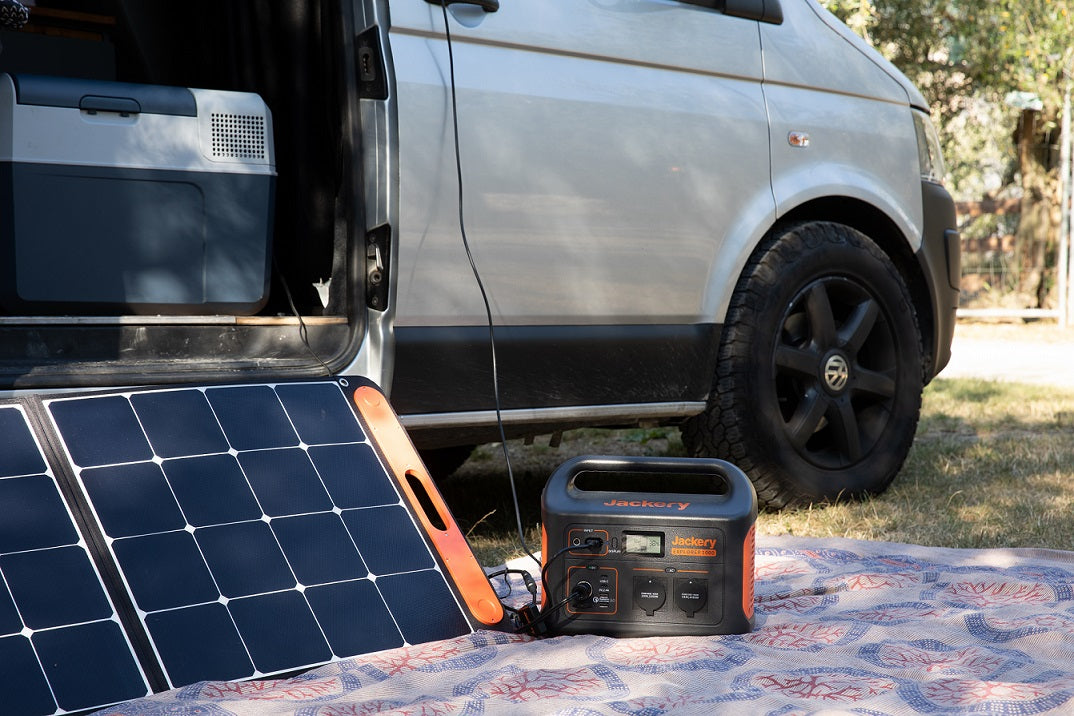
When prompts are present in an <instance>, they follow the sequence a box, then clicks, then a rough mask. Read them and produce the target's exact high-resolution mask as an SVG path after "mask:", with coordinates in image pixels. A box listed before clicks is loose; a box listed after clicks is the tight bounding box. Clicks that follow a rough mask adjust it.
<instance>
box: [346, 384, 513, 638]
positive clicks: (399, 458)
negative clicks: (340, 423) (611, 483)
mask: <svg viewBox="0 0 1074 716" xmlns="http://www.w3.org/2000/svg"><path fill="white" fill-rule="evenodd" d="M353 399H354V404H355V405H356V406H357V408H358V412H359V413H360V414H361V415H362V417H363V418H364V419H365V422H366V424H367V425H368V427H369V429H370V430H371V431H372V433H373V436H374V438H375V442H376V443H377V444H378V445H379V446H380V448H381V450H382V451H383V453H384V455H385V458H386V459H387V461H388V464H389V467H390V468H391V471H392V473H393V476H394V477H395V481H396V484H397V486H398V487H399V489H400V491H401V492H402V493H403V494H404V495H405V496H406V499H407V501H408V502H409V503H410V506H411V508H412V509H413V511H414V513H415V514H416V515H417V516H418V521H419V522H421V524H422V527H423V528H424V529H425V532H426V534H427V535H428V536H429V538H430V539H431V540H432V542H433V546H434V547H435V548H436V551H437V552H438V553H439V555H440V558H441V559H442V560H443V562H444V565H445V566H446V567H447V570H448V573H449V574H450V575H451V578H452V579H453V580H454V582H455V585H456V586H457V587H458V589H459V591H460V593H461V594H462V598H463V601H465V602H466V606H467V608H468V609H469V611H470V613H471V614H472V615H473V617H474V618H475V619H477V621H479V622H481V623H482V624H484V625H486V626H489V627H496V626H500V625H502V624H503V622H504V618H505V613H504V609H503V605H502V604H501V603H500V600H499V598H497V596H496V593H495V592H494V591H493V589H492V585H491V584H489V581H488V578H487V577H486V576H485V571H484V570H483V569H482V568H481V565H479V564H478V563H477V560H476V559H475V558H474V554H473V551H471V549H470V545H469V544H468V543H467V542H466V537H465V536H464V535H463V534H462V531H461V530H459V527H458V525H457V524H456V523H455V520H454V518H453V517H452V516H451V511H450V510H449V509H448V507H447V504H446V503H445V502H444V498H443V496H441V494H440V491H439V490H437V489H436V485H435V484H433V481H432V478H430V477H429V473H428V471H427V470H426V469H425V465H424V464H423V463H422V461H421V458H420V457H419V456H418V452H417V450H416V449H415V448H414V444H413V443H412V442H411V441H410V437H409V436H408V435H407V434H406V431H405V430H403V426H402V425H401V424H400V423H399V419H398V417H397V416H396V414H395V411H393V410H392V408H391V406H390V405H389V404H388V401H387V399H386V398H385V397H384V395H383V394H382V393H381V392H380V391H379V390H377V389H376V388H373V387H370V386H360V387H358V388H357V389H356V390H355V391H354V396H353ZM408 478H409V479H408ZM412 480H416V481H417V482H419V483H420V486H421V487H422V488H423V489H424V491H425V493H426V496H427V497H428V498H429V501H430V502H431V506H432V508H433V509H435V510H436V512H437V515H436V517H438V518H439V519H438V520H437V521H438V523H439V524H434V523H433V519H432V518H431V517H430V515H429V514H428V512H427V510H428V506H427V505H423V504H422V500H421V499H419V497H418V495H417V494H416V493H415V492H414V489H413V488H412V487H411V485H410V482H411V481H412Z"/></svg>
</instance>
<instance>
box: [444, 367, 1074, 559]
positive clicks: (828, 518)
mask: <svg viewBox="0 0 1074 716" xmlns="http://www.w3.org/2000/svg"><path fill="white" fill-rule="evenodd" d="M500 449H501V448H500V446H499V445H495V446H483V447H481V448H479V449H478V451H477V452H476V453H475V455H474V457H473V458H471V460H470V461H469V462H468V463H467V464H466V465H464V466H463V468H462V469H461V470H460V471H459V472H458V473H456V475H455V476H454V477H452V478H450V479H449V480H447V481H444V482H443V483H442V485H441V490H442V491H443V493H444V496H445V499H446V500H447V502H448V504H449V505H450V506H451V508H452V511H453V513H454V514H455V517H456V520H457V521H458V523H459V524H460V526H461V527H462V529H463V530H464V531H468V532H469V535H468V536H469V538H470V541H471V544H472V546H473V547H474V551H475V553H477V555H478V558H479V560H481V561H482V562H483V563H484V564H498V563H500V562H503V561H504V560H505V559H507V558H510V557H513V556H517V555H519V554H521V549H520V548H519V546H518V540H517V537H516V536H515V535H516V529H515V526H514V525H515V521H514V510H513V507H512V501H511V493H510V487H509V485H508V481H507V478H506V473H505V470H504V467H503V456H502V453H501V452H500ZM509 451H510V453H511V456H512V462H513V464H515V465H516V468H515V477H516V483H517V486H518V497H519V504H520V506H521V508H522V520H523V525H524V529H525V530H526V533H527V540H528V542H529V546H530V547H531V548H532V549H534V550H537V549H540V531H539V522H540V492H541V489H542V488H543V486H544V481H545V479H546V478H547V477H548V475H550V474H551V472H552V471H553V470H554V469H555V468H556V466H558V465H559V464H560V463H562V462H563V461H565V460H567V459H568V458H570V457H573V456H575V455H579V454H631V455H645V454H650V455H654V454H655V455H682V454H684V452H683V448H682V442H681V441H680V440H679V438H678V431H677V430H676V429H674V428H658V429H635V430H619V431H604V430H579V431H572V432H569V433H566V434H564V436H563V442H562V444H561V445H560V447H559V448H551V447H548V446H544V445H532V446H525V445H523V444H521V443H520V442H512V443H509ZM1071 515H1074V391H1069V390H1067V391H1065V390H1060V389H1056V388H1050V387H1042V386H1029V385H1020V384H1015V383H998V382H992V381H982V380H970V379H951V380H945V379H937V380H935V381H933V383H932V384H931V385H930V386H929V387H928V388H927V389H926V391H925V396H924V405H923V408H922V414H921V422H920V424H919V428H918V433H917V438H916V440H915V442H914V446H913V448H912V450H911V452H910V455H909V457H908V458H907V461H906V464H905V466H904V467H903V470H902V472H901V473H900V474H899V476H898V477H896V479H895V482H894V484H893V485H892V486H891V487H890V488H889V489H888V490H887V491H886V492H885V493H883V494H881V495H877V496H874V497H870V498H867V499H864V500H861V501H849V502H843V503H839V504H834V505H815V506H812V507H809V508H804V509H800V510H796V511H787V512H781V513H762V514H761V515H760V517H759V518H758V522H757V526H758V531H759V532H760V533H761V534H766V535H783V534H787V535H799V536H813V537H850V538H856V539H870V540H884V541H892V542H909V543H914V544H923V545H934V546H945V547H1047V548H1054V549H1062V550H1074V529H1071Z"/></svg>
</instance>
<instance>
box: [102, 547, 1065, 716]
mask: <svg viewBox="0 0 1074 716" xmlns="http://www.w3.org/2000/svg"><path fill="white" fill-rule="evenodd" d="M756 570H757V584H756V606H757V613H756V626H755V628H754V630H753V631H752V632H751V633H749V634H743V635H735V636H714V637H659V638H655V637H654V638H633V639H614V638H608V637H598V636H568V637H556V638H550V639H541V640H534V639H531V638H529V637H524V636H519V635H512V634H503V633H497V632H491V631H478V632H475V633H473V634H470V635H467V636H463V637H459V638H455V639H451V640H447V641H440V642H434V643H430V644H421V645H414V646H405V647H402V648H398V649H393V650H390V651H384V652H380V653H376V654H371V655H366V656H361V657H356V658H353V659H348V660H346V661H341V662H336V663H332V664H329V665H327V666H324V667H321V668H318V669H315V670H313V671H310V672H307V673H305V674H302V675H300V676H295V677H293V678H288V679H277V680H265V681H250V682H243V683H230V682H202V683H198V684H193V685H191V686H187V687H184V688H181V689H176V690H174V691H170V692H166V693H162V694H157V695H155V696H152V697H149V698H145V699H139V700H137V701H133V702H129V703H126V704H123V705H120V706H116V707H112V708H109V709H105V710H104V711H102V712H101V713H105V714H116V715H118V714H130V715H133V714H139V715H140V714H169V715H173V716H174V715H178V714H206V715H216V714H220V715H227V714H259V715H260V714H292V713H293V714H298V715H302V716H329V715H335V714H370V713H391V714H571V715H572V716H583V715H588V714H636V715H638V716H658V715H660V714H714V713H729V714H730V713H734V714H742V713H751V714H781V715H788V716H789V715H791V714H806V713H827V714H831V713H854V714H933V713H974V714H1039V713H1074V553H1069V552H1058V551H1051V550H1024V549H1023V550H1017V549H1005V550H955V549H938V548H934V547H922V546H913V545H904V544H893V543H885V542H864V541H853V540H841V539H812V538H792V537H768V538H764V537H762V538H759V540H758V548H757V564H756Z"/></svg>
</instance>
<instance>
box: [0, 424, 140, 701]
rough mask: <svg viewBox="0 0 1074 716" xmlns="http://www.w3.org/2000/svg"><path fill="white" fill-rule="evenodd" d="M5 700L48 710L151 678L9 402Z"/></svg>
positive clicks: (124, 690)
mask: <svg viewBox="0 0 1074 716" xmlns="http://www.w3.org/2000/svg"><path fill="white" fill-rule="evenodd" d="M0 440H2V444H3V449H2V450H0V575H2V577H3V582H2V584H0V694H2V696H0V700H2V702H3V707H2V709H0V710H2V711H3V712H4V713H12V714H47V713H53V712H59V711H77V710H80V709H87V708H92V707H95V706H103V705H107V704H109V703H114V702H117V701H123V700H126V699H131V698H135V697H138V696H145V695H146V694H147V693H149V685H148V683H147V681H146V677H145V674H144V673H143V671H142V668H141V667H140V665H139V663H138V659H137V657H136V655H135V653H134V651H133V649H132V647H131V644H130V642H129V641H128V639H127V637H126V635H125V634H124V631H123V629H122V627H121V626H120V620H119V618H118V616H117V613H116V608H115V606H114V604H113V602H112V600H111V599H110V597H109V595H108V592H107V590H106V588H105V585H104V583H103V582H102V579H101V575H100V572H99V571H98V569H97V567H96V566H95V564H94V562H93V560H92V559H91V557H90V553H89V551H88V549H87V544H86V542H85V540H84V539H83V538H82V536H81V535H80V533H79V530H78V528H77V526H76V524H75V519H74V516H73V515H72V513H71V511H70V510H69V509H68V506H67V504H66V502H65V501H64V498H63V497H62V495H61V491H60V487H59V484H58V483H57V481H56V477H55V476H54V474H53V472H52V470H51V468H50V467H49V465H48V461H47V459H46V456H45V454H44V452H43V450H42V446H41V443H40V442H38V440H37V439H36V438H35V437H34V434H33V432H32V431H31V428H30V423H29V421H28V417H27V413H26V411H25V409H24V408H23V407H22V406H19V405H6V406H0Z"/></svg>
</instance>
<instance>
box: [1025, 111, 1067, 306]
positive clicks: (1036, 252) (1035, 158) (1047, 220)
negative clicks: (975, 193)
mask: <svg viewBox="0 0 1074 716" xmlns="http://www.w3.org/2000/svg"><path fill="white" fill-rule="evenodd" d="M1039 119H1040V112H1038V111H1036V110H1031V109H1027V110H1024V111H1023V112H1022V121H1021V126H1020V127H1019V130H1018V164H1019V168H1020V171H1021V175H1022V211H1021V218H1020V219H1019V222H1018V230H1017V231H1016V232H1015V239H1016V241H1017V245H1018V246H1019V248H1020V252H1019V253H1020V254H1021V255H1022V262H1023V265H1022V280H1021V282H1020V283H1021V286H1020V291H1021V292H1022V293H1024V294H1026V295H1029V296H1032V297H1033V301H1034V303H1035V304H1036V305H1035V306H1034V307H1035V308H1044V307H1045V305H1046V302H1047V298H1048V290H1049V288H1050V286H1051V283H1052V282H1051V281H1050V278H1051V276H1050V275H1049V268H1048V257H1049V256H1051V253H1052V252H1054V250H1055V245H1056V230H1057V228H1058V226H1057V225H1055V222H1053V220H1052V219H1053V217H1052V214H1053V213H1054V211H1053V209H1054V208H1055V207H1054V206H1053V204H1054V201H1053V196H1052V195H1053V194H1054V191H1053V189H1054V186H1053V185H1054V181H1053V177H1052V176H1051V172H1049V170H1048V165H1047V152H1041V151H1039V148H1040V147H1041V145H1042V140H1041V138H1040V136H1038V134H1039V131H1038V130H1039V125H1040V122H1039ZM1045 146H1047V145H1046V144H1045ZM1053 263H1054V262H1053Z"/></svg>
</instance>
